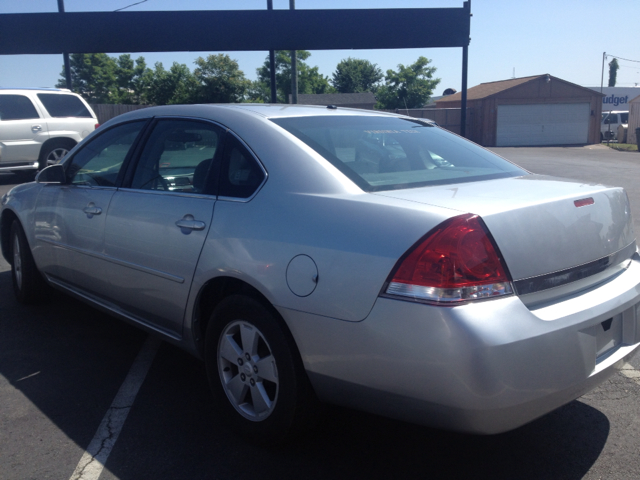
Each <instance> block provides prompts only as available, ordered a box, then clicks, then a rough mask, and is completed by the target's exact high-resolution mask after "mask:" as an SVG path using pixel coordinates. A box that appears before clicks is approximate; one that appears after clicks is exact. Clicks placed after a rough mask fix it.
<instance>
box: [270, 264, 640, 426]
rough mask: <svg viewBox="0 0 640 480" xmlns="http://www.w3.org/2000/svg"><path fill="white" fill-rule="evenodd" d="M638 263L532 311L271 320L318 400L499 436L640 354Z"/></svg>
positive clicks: (510, 305)
mask: <svg viewBox="0 0 640 480" xmlns="http://www.w3.org/2000/svg"><path fill="white" fill-rule="evenodd" d="M639 306H640V260H638V258H637V255H636V256H635V259H634V260H633V261H632V263H631V265H630V266H629V268H628V269H627V270H626V271H625V272H624V273H622V274H620V275H618V276H617V277H615V278H613V279H611V280H610V281H608V282H606V283H605V284H603V285H600V286H598V287H597V288H591V289H589V290H588V291H585V292H582V293H580V294H575V295H573V296H572V297H571V298H566V299H564V300H561V301H557V302H556V303H554V304H552V305H548V306H546V307H544V308H539V309H537V310H532V309H528V308H527V307H526V306H525V305H524V304H523V303H522V302H521V301H520V299H519V298H518V297H516V296H512V297H508V298H503V299H499V300H498V299H496V300H489V301H484V302H478V303H472V304H467V305H462V306H458V307H435V306H429V305H421V304H416V303H412V302H404V301H398V300H391V299H385V298H379V299H378V300H377V302H376V305H375V306H374V308H373V310H372V311H371V313H370V315H369V316H368V317H367V318H366V319H365V320H363V321H362V322H343V321H339V320H334V319H329V318H326V317H319V316H314V315H310V314H305V313H300V312H294V311H289V310H284V311H282V313H283V316H284V317H285V319H286V320H287V322H288V324H289V326H290V328H291V331H292V333H293V335H294V338H295V339H296V341H297V344H298V346H299V348H300V353H301V355H302V359H303V362H304V364H305V367H306V369H307V372H308V374H309V377H310V379H311V381H312V383H313V385H314V387H315V389H316V392H317V393H318V395H319V397H320V398H321V399H322V400H325V401H328V402H331V403H336V404H341V405H345V406H350V407H355V408H358V409H363V410H367V411H370V412H373V413H376V414H382V415H386V416H389V417H393V418H398V419H401V420H406V421H410V422H414V423H420V424H424V425H428V426H434V427H440V428H446V429H451V430H458V431H464V432H473V433H485V434H489V433H499V432H503V431H507V430H511V429H513V428H516V427H518V426H520V425H523V424H525V423H527V422H529V421H531V420H533V419H535V418H537V417H539V416H541V415H544V414H546V413H548V412H550V411H552V410H554V409H556V408H558V407H559V406H561V405H563V404H566V403H568V402H570V401H571V400H573V399H575V398H577V397H579V396H580V395H582V394H584V393H586V392H587V391H589V390H590V389H592V388H593V387H595V386H596V385H597V384H599V383H601V382H602V381H603V380H605V379H606V378H607V377H608V376H609V375H611V374H612V373H614V372H615V371H616V370H617V369H620V368H621V367H622V365H623V364H624V363H625V362H626V361H627V360H628V359H629V358H631V356H633V355H634V354H635V353H636V351H637V350H638V348H639V347H640V313H639Z"/></svg>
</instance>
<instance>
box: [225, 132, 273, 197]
mask: <svg viewBox="0 0 640 480" xmlns="http://www.w3.org/2000/svg"><path fill="white" fill-rule="evenodd" d="M264 178H265V174H264V171H263V170H262V168H261V167H260V165H259V164H258V162H257V161H256V159H255V158H254V157H253V155H251V154H250V153H249V151H248V150H247V148H246V147H245V146H244V145H242V143H241V142H240V141H239V140H238V139H237V138H235V137H234V136H233V135H228V136H227V139H226V141H225V148H224V155H223V156H222V169H221V173H220V187H219V195H220V196H222V197H236V198H248V197H250V196H251V195H253V194H254V192H255V191H256V190H257V189H258V187H260V185H261V184H262V182H263V180H264Z"/></svg>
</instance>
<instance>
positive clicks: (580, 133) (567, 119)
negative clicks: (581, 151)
mask: <svg viewBox="0 0 640 480" xmlns="http://www.w3.org/2000/svg"><path fill="white" fill-rule="evenodd" d="M588 138H589V104H588V103H552V104H539V105H498V131H497V138H496V145H497V146H498V147H514V146H518V145H572V144H584V143H587V140H588Z"/></svg>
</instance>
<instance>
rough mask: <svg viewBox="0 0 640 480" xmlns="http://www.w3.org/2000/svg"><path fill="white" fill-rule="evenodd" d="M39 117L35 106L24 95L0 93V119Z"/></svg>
mask: <svg viewBox="0 0 640 480" xmlns="http://www.w3.org/2000/svg"><path fill="white" fill-rule="evenodd" d="M31 118H40V115H38V111H37V110H36V107H34V106H33V103H32V102H31V100H29V98H27V97H25V96H24V95H0V121H6V120H27V119H31Z"/></svg>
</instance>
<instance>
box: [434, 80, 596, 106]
mask: <svg viewBox="0 0 640 480" xmlns="http://www.w3.org/2000/svg"><path fill="white" fill-rule="evenodd" d="M546 76H549V77H550V78H552V79H554V80H560V81H562V82H565V83H568V84H570V85H575V84H572V83H570V82H567V81H566V80H562V79H560V78H557V77H554V76H552V75H548V74H544V75H533V76H531V77H522V78H510V79H508V80H499V81H497V82H488V83H481V84H480V85H476V86H475V87H471V88H469V89H467V100H481V99H483V98H487V97H490V96H492V95H496V94H498V93H501V92H504V91H505V90H509V89H510V88H514V87H517V86H519V85H523V84H525V83H528V82H531V81H534V80H539V79H540V78H543V77H546ZM575 87H577V88H582V89H585V90H589V89H588V88H586V87H581V86H580V85H575ZM596 93H597V92H596ZM461 100H462V92H458V93H455V94H453V95H448V96H446V97H444V98H442V99H440V100H437V101H436V103H445V102H460V101H461Z"/></svg>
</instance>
